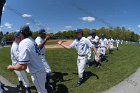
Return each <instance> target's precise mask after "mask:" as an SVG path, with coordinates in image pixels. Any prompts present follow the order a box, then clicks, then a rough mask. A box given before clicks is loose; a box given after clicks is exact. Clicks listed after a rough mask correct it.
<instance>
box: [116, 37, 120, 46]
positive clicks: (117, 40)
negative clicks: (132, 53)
mask: <svg viewBox="0 0 140 93" xmlns="http://www.w3.org/2000/svg"><path fill="white" fill-rule="evenodd" d="M119 43H120V40H119V39H116V44H117V47H119Z"/></svg>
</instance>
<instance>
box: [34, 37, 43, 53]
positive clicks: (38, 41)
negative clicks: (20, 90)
mask: <svg viewBox="0 0 140 93" xmlns="http://www.w3.org/2000/svg"><path fill="white" fill-rule="evenodd" d="M35 42H36V43H37V45H40V44H41V43H43V42H44V40H43V39H42V38H41V37H39V36H38V37H37V38H36V39H35ZM40 53H41V54H42V55H44V54H45V47H43V48H42V49H41V50H40Z"/></svg>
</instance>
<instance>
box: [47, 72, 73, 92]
mask: <svg viewBox="0 0 140 93" xmlns="http://www.w3.org/2000/svg"><path fill="white" fill-rule="evenodd" d="M67 75H68V73H62V72H52V75H51V79H52V81H53V82H51V83H50V84H51V85H52V86H53V91H52V92H48V93H68V88H67V87H66V86H65V85H64V84H57V83H58V82H66V81H70V80H72V79H67V80H64V76H67Z"/></svg>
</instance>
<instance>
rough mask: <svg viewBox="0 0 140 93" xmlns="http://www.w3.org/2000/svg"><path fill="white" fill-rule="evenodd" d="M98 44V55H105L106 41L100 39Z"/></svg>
mask: <svg viewBox="0 0 140 93" xmlns="http://www.w3.org/2000/svg"><path fill="white" fill-rule="evenodd" d="M99 43H100V53H101V54H103V55H105V53H106V48H107V44H108V42H107V39H106V38H104V39H103V38H101V39H100V40H99Z"/></svg>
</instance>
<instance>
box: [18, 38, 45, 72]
mask: <svg viewBox="0 0 140 93" xmlns="http://www.w3.org/2000/svg"><path fill="white" fill-rule="evenodd" d="M25 51H26V55H24V56H27V58H25V59H26V60H25V61H28V60H29V61H30V63H28V68H29V71H30V73H36V72H37V71H39V70H42V69H43V70H44V69H45V68H44V66H43V63H42V62H41V58H40V56H39V55H40V51H39V48H38V46H37V44H36V43H35V41H34V40H33V39H32V38H26V39H24V40H22V41H21V42H20V44H19V54H20V52H25ZM21 54H23V53H21ZM21 56H22V55H19V61H24V59H23V60H22V58H20V57H21Z"/></svg>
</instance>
